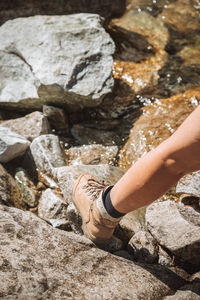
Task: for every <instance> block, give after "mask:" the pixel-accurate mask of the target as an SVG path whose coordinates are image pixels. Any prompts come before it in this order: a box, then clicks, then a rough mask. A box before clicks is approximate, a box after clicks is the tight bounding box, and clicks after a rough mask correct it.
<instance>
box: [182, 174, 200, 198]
mask: <svg viewBox="0 0 200 300" xmlns="http://www.w3.org/2000/svg"><path fill="white" fill-rule="evenodd" d="M176 192H177V193H186V194H190V195H192V196H195V197H198V198H200V171H197V172H193V173H190V174H187V175H185V176H184V177H182V178H181V179H180V180H179V182H178V184H177V186H176Z"/></svg>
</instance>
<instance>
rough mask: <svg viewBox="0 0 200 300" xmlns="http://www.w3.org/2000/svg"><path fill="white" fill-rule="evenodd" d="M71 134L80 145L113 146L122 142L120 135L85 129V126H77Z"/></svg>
mask: <svg viewBox="0 0 200 300" xmlns="http://www.w3.org/2000/svg"><path fill="white" fill-rule="evenodd" d="M71 133H72V135H73V136H74V137H75V139H76V140H77V141H78V143H80V144H86V145H87V144H93V143H96V144H103V145H108V146H111V145H115V144H119V143H120V142H121V140H120V137H119V135H118V133H115V132H113V131H109V130H99V129H95V128H89V127H85V125H84V124H75V125H74V126H73V127H72V129H71Z"/></svg>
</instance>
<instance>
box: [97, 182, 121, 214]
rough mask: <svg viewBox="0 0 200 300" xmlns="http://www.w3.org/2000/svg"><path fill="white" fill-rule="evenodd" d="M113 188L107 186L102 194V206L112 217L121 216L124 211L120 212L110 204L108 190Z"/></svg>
mask: <svg viewBox="0 0 200 300" xmlns="http://www.w3.org/2000/svg"><path fill="white" fill-rule="evenodd" d="M112 188H113V185H112V186H109V187H108V188H107V189H106V190H105V192H104V193H103V195H102V199H103V204H104V207H105V209H106V211H107V213H108V214H109V215H110V216H111V217H113V218H120V217H123V216H124V215H125V214H124V213H120V212H119V211H117V210H116V209H115V208H114V206H113V205H112V202H111V199H110V191H111V189H112Z"/></svg>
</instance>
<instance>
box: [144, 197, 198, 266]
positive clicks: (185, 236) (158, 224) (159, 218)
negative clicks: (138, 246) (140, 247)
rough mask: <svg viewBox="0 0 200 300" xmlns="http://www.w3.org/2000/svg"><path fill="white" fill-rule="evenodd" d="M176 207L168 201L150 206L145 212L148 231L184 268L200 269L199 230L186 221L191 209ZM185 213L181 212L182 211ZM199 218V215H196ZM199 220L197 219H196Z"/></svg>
mask: <svg viewBox="0 0 200 300" xmlns="http://www.w3.org/2000/svg"><path fill="white" fill-rule="evenodd" d="M182 207H183V204H182V205H180V204H179V205H177V204H176V203H174V202H172V201H170V200H168V201H164V202H158V203H154V204H152V205H150V206H149V207H148V208H147V212H146V223H147V227H148V229H149V231H150V232H151V234H152V235H153V236H154V238H155V239H156V240H157V241H158V243H159V244H160V245H161V246H163V247H164V248H166V249H168V250H169V251H170V252H171V253H172V254H173V255H174V257H175V259H176V260H177V261H178V263H179V264H180V265H183V266H184V267H185V268H188V269H190V268H192V269H194V270H198V268H199V267H200V261H199V250H200V230H199V229H200V228H199V224H198V223H197V224H196V222H195V219H194V221H193V218H190V219H188V217H187V215H188V216H190V214H191V212H190V211H187V210H188V209H189V210H190V209H191V208H187V207H184V209H183V208H182ZM185 210H186V211H187V212H184V214H183V212H182V211H185ZM198 216H199V214H198ZM197 219H199V218H197Z"/></svg>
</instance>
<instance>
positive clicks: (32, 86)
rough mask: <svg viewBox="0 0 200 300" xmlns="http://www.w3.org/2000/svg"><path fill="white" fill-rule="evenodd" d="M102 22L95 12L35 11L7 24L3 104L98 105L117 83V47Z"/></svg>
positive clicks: (2, 31)
mask: <svg viewBox="0 0 200 300" xmlns="http://www.w3.org/2000/svg"><path fill="white" fill-rule="evenodd" d="M102 24H103V19H102V18H101V17H100V16H98V15H95V14H74V15H70V16H35V17H29V18H19V19H15V20H12V21H8V22H6V23H5V24H3V25H2V26H1V27H0V50H1V52H0V62H1V66H2V70H1V77H0V78H1V80H0V82H1V84H0V104H1V106H6V107H16V106H17V107H23V108H34V109H35V108H41V107H42V105H43V104H44V103H47V102H48V103H51V102H52V103H55V104H60V105H61V104H62V105H65V106H67V107H68V108H71V109H77V108H81V107H83V106H96V105H98V104H99V103H100V102H101V101H102V98H103V97H104V96H105V95H106V94H108V93H110V92H111V90H112V88H113V85H114V80H113V78H112V64H113V59H112V54H113V53H114V50H115V46H114V43H113V41H112V40H111V38H110V36H109V35H108V34H107V33H106V31H105V30H104V28H103V27H102ZM24 37H26V38H24Z"/></svg>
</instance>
